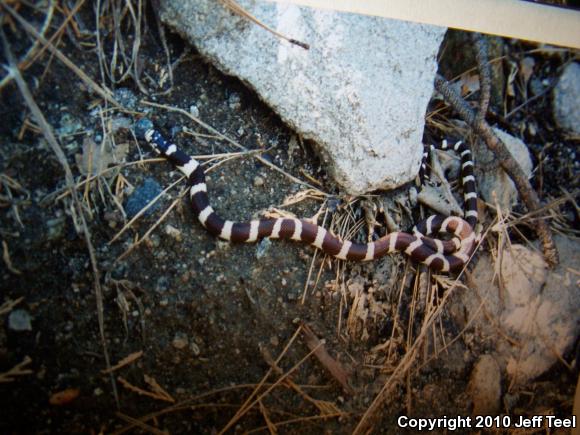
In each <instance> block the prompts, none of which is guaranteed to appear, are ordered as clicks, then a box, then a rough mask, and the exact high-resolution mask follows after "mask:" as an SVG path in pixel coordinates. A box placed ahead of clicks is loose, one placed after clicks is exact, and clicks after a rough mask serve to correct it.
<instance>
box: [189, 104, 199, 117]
mask: <svg viewBox="0 0 580 435" xmlns="http://www.w3.org/2000/svg"><path fill="white" fill-rule="evenodd" d="M189 113H190V114H191V116H194V117H196V118H199V109H198V107H197V106H196V105H195V104H192V105H191V106H189Z"/></svg>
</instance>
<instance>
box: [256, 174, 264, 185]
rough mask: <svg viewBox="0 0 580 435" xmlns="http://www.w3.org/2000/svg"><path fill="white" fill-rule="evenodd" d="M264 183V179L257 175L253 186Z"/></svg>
mask: <svg viewBox="0 0 580 435" xmlns="http://www.w3.org/2000/svg"><path fill="white" fill-rule="evenodd" d="M263 185H264V179H263V178H262V177H260V176H259V175H258V176H256V177H255V178H254V187H260V186H263Z"/></svg>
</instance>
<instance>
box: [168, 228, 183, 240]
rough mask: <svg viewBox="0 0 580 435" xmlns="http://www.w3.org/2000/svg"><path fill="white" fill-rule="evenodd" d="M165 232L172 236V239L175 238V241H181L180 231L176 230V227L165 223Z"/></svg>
mask: <svg viewBox="0 0 580 435" xmlns="http://www.w3.org/2000/svg"><path fill="white" fill-rule="evenodd" d="M165 234H167V235H168V236H171V237H173V239H175V241H176V242H181V241H182V239H183V238H182V237H181V231H180V230H178V229H177V228H175V227H174V226H172V225H169V224H167V225H166V226H165Z"/></svg>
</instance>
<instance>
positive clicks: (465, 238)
mask: <svg viewBox="0 0 580 435" xmlns="http://www.w3.org/2000/svg"><path fill="white" fill-rule="evenodd" d="M135 133H136V135H137V137H138V138H139V139H145V140H146V141H147V142H148V143H149V144H150V145H151V146H152V147H153V149H154V150H155V152H157V153H158V154H161V155H163V156H165V157H166V158H167V159H168V160H170V161H171V162H172V163H173V164H174V165H175V166H176V167H177V169H178V170H179V171H181V172H182V173H183V174H184V175H185V176H186V177H187V178H188V183H189V185H190V197H191V203H192V206H193V212H194V213H195V215H196V216H197V218H198V219H199V221H200V222H201V224H202V225H203V226H204V227H205V228H206V229H207V230H208V231H209V232H210V233H211V234H212V235H214V236H217V237H219V238H221V239H224V240H229V241H232V242H256V241H258V240H260V239H263V238H265V237H269V238H271V239H289V240H296V241H301V242H304V243H308V244H310V245H313V246H315V247H316V248H318V249H321V250H322V251H324V252H325V253H326V254H328V255H332V256H333V257H336V258H339V259H341V260H359V261H370V260H374V259H376V258H379V257H382V256H384V255H386V254H389V253H392V252H395V251H400V252H404V253H405V254H406V255H408V256H409V257H410V258H411V259H413V260H415V261H418V262H422V263H424V264H426V265H427V266H428V267H429V268H431V269H433V270H436V271H443V272H447V271H458V270H460V269H461V268H462V267H463V266H464V265H465V264H466V263H467V262H468V261H469V257H470V255H471V254H472V253H473V250H474V249H475V246H476V241H477V240H476V236H475V233H474V231H473V228H475V225H476V223H477V193H476V190H475V180H474V177H473V163H472V161H471V152H470V151H469V149H468V148H467V147H465V146H464V145H462V144H461V143H458V144H456V145H455V146H454V147H453V148H454V150H455V151H456V152H458V153H459V154H460V156H461V164H462V165H461V168H462V183H463V190H464V202H465V209H466V212H465V220H463V219H462V218H460V217H456V216H450V217H445V216H440V215H433V216H430V217H429V218H427V219H425V220H423V221H421V222H420V223H418V224H417V225H416V226H415V228H414V229H413V234H409V233H405V232H395V233H389V234H387V235H385V236H383V237H381V238H380V239H378V240H376V241H374V242H371V243H355V242H351V241H348V240H345V241H343V240H341V239H340V238H338V237H337V236H335V235H333V234H331V233H330V232H329V231H327V230H326V229H324V228H323V227H321V226H318V225H316V224H314V223H312V222H310V221H308V220H304V219H293V218H277V219H272V218H269V219H259V220H252V221H250V222H232V221H229V220H224V219H223V218H222V217H221V216H219V215H218V214H217V213H216V212H215V211H214V209H213V208H212V207H211V205H210V203H209V197H208V195H207V186H206V184H205V172H204V170H203V168H202V167H201V165H200V164H199V163H198V162H197V160H195V159H194V158H193V157H190V156H188V155H187V154H185V153H184V152H183V151H181V150H180V149H179V148H177V146H176V145H175V144H172V143H169V142H167V141H166V140H165V139H164V138H163V136H162V135H161V133H160V132H159V131H157V130H155V128H154V126H153V123H152V122H151V121H150V120H148V119H146V118H143V119H141V120H140V121H139V122H137V124H136V126H135ZM442 148H443V149H446V148H447V145H446V143H445V142H444V144H443V146H442ZM427 155H428V153H426V155H424V158H423V165H422V171H423V172H424V171H425V168H426V166H425V162H426V158H427ZM435 233H448V234H451V235H452V236H453V238H452V239H451V240H441V239H436V238H430V237H427V236H429V235H430V234H435Z"/></svg>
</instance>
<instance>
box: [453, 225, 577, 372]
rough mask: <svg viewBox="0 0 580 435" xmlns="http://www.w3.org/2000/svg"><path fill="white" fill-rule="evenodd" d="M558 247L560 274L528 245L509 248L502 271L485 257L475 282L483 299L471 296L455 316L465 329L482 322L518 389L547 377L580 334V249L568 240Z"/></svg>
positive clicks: (482, 332) (482, 336) (483, 333)
mask: <svg viewBox="0 0 580 435" xmlns="http://www.w3.org/2000/svg"><path fill="white" fill-rule="evenodd" d="M554 241H555V243H556V246H557V248H558V251H559V253H560V261H561V263H560V265H558V266H557V267H556V268H555V269H554V270H548V268H547V267H546V264H545V262H544V259H543V257H542V255H541V254H540V253H539V252H538V251H535V250H531V249H530V248H527V247H525V246H522V245H517V244H513V245H511V248H506V249H505V250H504V251H503V253H502V255H501V256H500V258H501V266H500V267H498V266H497V265H496V264H494V263H493V262H492V260H491V259H490V258H489V256H484V255H481V256H480V257H479V259H478V262H477V264H476V266H475V268H474V270H473V276H472V281H473V282H474V283H476V289H477V292H478V297H477V298H473V297H472V294H471V293H469V292H467V293H465V295H464V296H463V298H462V301H461V304H462V305H463V308H460V307H453V309H451V310H450V311H451V312H453V313H456V314H454V317H455V318H456V320H457V321H458V322H459V323H462V322H464V321H465V318H467V319H471V318H472V317H473V316H476V318H475V320H474V321H473V326H474V328H475V330H476V331H477V333H478V335H479V340H480V341H484V342H486V343H490V344H489V346H490V347H491V348H495V352H494V356H495V358H496V360H497V361H498V363H499V364H500V366H501V367H502V369H505V370H506V372H507V374H508V376H509V377H510V379H511V380H512V382H515V383H525V382H527V381H529V380H531V379H534V378H536V377H538V376H540V375H541V374H543V373H544V372H546V371H547V370H548V369H549V368H550V367H551V366H552V365H554V364H555V363H557V362H558V361H559V357H561V356H562V355H564V354H565V353H566V352H567V351H568V350H569V349H570V348H571V347H572V346H573V344H574V343H575V341H576V339H577V337H578V335H579V334H580V298H578V296H577V295H578V291H579V286H580V283H579V281H578V279H577V277H576V276H575V275H574V274H573V271H574V270H575V269H576V268H577V265H578V263H579V261H580V245H579V244H578V242H575V241H574V240H572V239H568V238H566V237H563V236H556V237H555V238H554ZM498 269H499V272H500V273H499V274H498V273H497V272H498ZM498 281H500V282H501V291H500V289H499V288H498V285H497V282H498ZM481 301H483V302H484V307H483V310H482V306H481ZM465 311H466V312H467V316H464V314H463V313H464V312H465ZM483 312H485V315H483V314H482V313H483ZM498 331H501V334H498ZM492 342H495V345H493V344H491V343H492Z"/></svg>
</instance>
